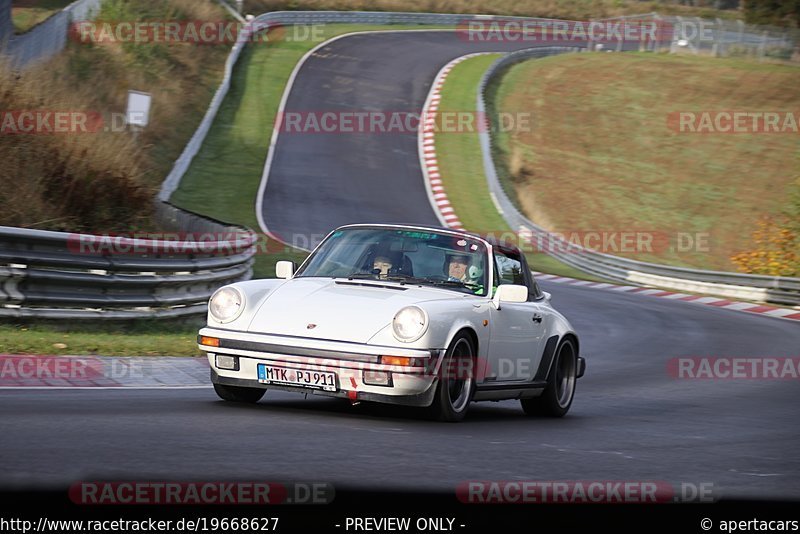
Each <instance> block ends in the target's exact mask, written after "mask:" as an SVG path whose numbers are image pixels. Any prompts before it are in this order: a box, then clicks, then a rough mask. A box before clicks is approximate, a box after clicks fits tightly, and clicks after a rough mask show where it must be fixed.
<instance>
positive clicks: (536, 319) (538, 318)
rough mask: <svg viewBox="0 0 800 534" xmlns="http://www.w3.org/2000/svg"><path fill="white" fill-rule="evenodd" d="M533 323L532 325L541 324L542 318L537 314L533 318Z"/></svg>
mask: <svg viewBox="0 0 800 534" xmlns="http://www.w3.org/2000/svg"><path fill="white" fill-rule="evenodd" d="M533 322H534V323H541V322H542V316H541V315H539V314H538V313H537V314H536V315H534V316H533Z"/></svg>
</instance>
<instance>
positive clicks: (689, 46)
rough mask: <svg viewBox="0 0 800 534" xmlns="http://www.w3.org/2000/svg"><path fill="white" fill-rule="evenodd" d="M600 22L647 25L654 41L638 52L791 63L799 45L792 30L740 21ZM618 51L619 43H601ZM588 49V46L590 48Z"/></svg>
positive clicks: (799, 35) (648, 18)
mask: <svg viewBox="0 0 800 534" xmlns="http://www.w3.org/2000/svg"><path fill="white" fill-rule="evenodd" d="M602 22H614V23H616V22H618V23H620V24H621V25H624V24H650V25H653V26H654V27H655V39H649V40H647V41H642V42H640V45H641V46H640V49H641V50H642V51H656V52H658V51H669V52H672V53H679V52H690V53H694V54H700V53H704V54H710V55H714V56H717V57H723V56H724V57H733V56H749V57H756V58H759V59H763V58H765V57H772V58H776V59H785V60H788V59H791V58H792V55H793V53H794V51H795V49H796V47H797V44H798V41H800V32H799V31H798V30H796V29H789V28H779V27H775V26H755V25H752V24H745V23H744V22H742V21H741V20H723V19H719V18H717V19H702V18H699V17H678V16H661V15H659V14H658V13H649V14H646V15H630V16H624V17H616V18H613V19H603V20H602ZM601 44H604V46H605V47H606V48H607V47H608V46H609V45H610V46H611V47H612V49H616V50H617V51H620V50H621V49H622V48H621V47H622V41H621V40H617V41H612V42H605V43H601ZM590 48H591V46H590Z"/></svg>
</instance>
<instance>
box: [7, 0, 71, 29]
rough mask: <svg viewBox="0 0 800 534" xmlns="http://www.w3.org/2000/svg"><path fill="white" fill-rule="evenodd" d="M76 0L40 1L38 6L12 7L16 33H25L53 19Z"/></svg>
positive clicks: (12, 18)
mask: <svg viewBox="0 0 800 534" xmlns="http://www.w3.org/2000/svg"><path fill="white" fill-rule="evenodd" d="M72 2H74V0H38V1H37V2H36V5H34V6H30V7H12V8H11V21H12V22H13V24H14V32H15V33H17V34H20V33H25V32H27V31H28V30H30V29H31V28H33V27H34V26H36V25H37V24H39V23H41V22H44V21H45V20H47V19H48V18H50V17H52V16H53V15H55V14H56V13H58V12H59V11H61V10H62V9H64V8H65V7H67V6H68V5H70V4H71V3H72Z"/></svg>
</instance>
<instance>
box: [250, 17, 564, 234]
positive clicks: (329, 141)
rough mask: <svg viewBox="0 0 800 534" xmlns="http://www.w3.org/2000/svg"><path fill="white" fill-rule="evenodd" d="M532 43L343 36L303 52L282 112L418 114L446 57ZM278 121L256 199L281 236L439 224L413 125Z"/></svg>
mask: <svg viewBox="0 0 800 534" xmlns="http://www.w3.org/2000/svg"><path fill="white" fill-rule="evenodd" d="M555 44H556V45H558V44H570V43H555ZM571 44H572V45H573V46H574V43H571ZM531 45H532V43H531V42H530V41H519V42H509V41H503V42H486V43H482V42H474V43H470V42H467V41H464V40H462V39H460V38H459V37H458V36H457V35H456V32H433V31H432V32H391V33H367V34H362V35H353V36H350V37H345V38H342V39H339V40H336V41H334V42H332V43H330V44H328V45H326V46H324V47H322V48H321V49H319V50H318V51H317V52H316V53H315V54H314V55H312V56H311V57H310V58H308V59H307V60H306V62H305V64H304V65H303V67H302V68H301V69H300V71H299V73H298V75H297V77H296V78H295V81H294V86H293V87H292V91H291V93H290V94H289V97H288V99H287V101H286V106H285V108H284V111H285V112H286V114H287V115H286V116H289V114H291V113H300V114H305V115H302V117H304V118H305V117H308V114H311V115H312V116H314V117H320V116H321V114H322V113H324V112H327V111H335V112H386V113H387V114H389V113H393V112H398V113H419V111H421V109H422V106H423V104H424V103H425V98H426V97H427V96H428V91H429V90H430V87H431V84H432V83H433V79H434V78H435V77H436V73H437V72H438V71H439V69H441V68H442V67H443V66H444V65H445V64H446V63H448V62H449V61H450V60H452V59H455V58H457V57H459V56H463V55H464V54H470V53H474V52H510V51H514V50H519V49H522V48H530V47H531ZM464 111H471V110H464ZM387 116H388V115H387ZM285 124H286V126H285V128H284V131H282V132H281V134H280V135H279V136H278V140H277V143H276V147H275V152H274V157H273V159H272V162H271V166H270V172H269V175H268V179H267V186H266V194H265V197H264V204H263V216H264V221H265V223H266V226H267V228H268V229H269V230H270V232H272V233H273V234H275V235H276V236H277V237H278V238H280V239H281V240H282V241H284V242H285V243H289V244H293V245H297V246H299V247H300V248H313V245H314V244H315V243H314V241H315V240H316V241H318V240H319V239H321V238H322V237H324V236H325V235H326V234H327V233H328V232H330V231H331V230H333V229H334V228H336V227H337V226H340V225H342V224H349V223H359V222H364V223H378V222H383V223H403V222H413V223H418V224H432V225H436V226H439V225H440V223H439V220H438V219H437V218H436V215H434V213H433V211H432V209H431V207H430V202H429V200H428V196H427V194H426V191H425V184H424V180H423V177H422V171H421V169H420V165H419V153H418V150H417V133H416V131H410V132H398V131H397V130H396V129H395V130H391V131H385V132H384V133H371V132H365V133H316V132H317V131H318V130H321V128H319V129H317V128H314V127H313V125H312V126H311V127H309V128H305V129H302V130H301V131H299V132H298V129H297V128H295V127H293V126H291V125H290V124H289V123H288V121H287V122H286V123H285ZM301 124H305V121H303V122H302V123H301ZM374 131H382V130H381V128H380V127H376V128H374ZM312 132H313V133H312ZM479 172H482V171H479ZM309 243H310V244H311V247H309V246H308V245H307V244H309Z"/></svg>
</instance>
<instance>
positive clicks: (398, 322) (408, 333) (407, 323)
mask: <svg viewBox="0 0 800 534" xmlns="http://www.w3.org/2000/svg"><path fill="white" fill-rule="evenodd" d="M427 327H428V316H427V315H426V314H425V312H424V311H423V310H422V309H421V308H417V307H416V306H408V307H406V308H403V309H402V310H400V311H399V312H397V314H395V316H394V319H393V320H392V330H393V331H394V337H396V338H397V339H398V340H399V341H403V342H405V343H410V342H412V341H416V340H418V339H419V338H420V337H422V334H424V333H425V330H426V328H427Z"/></svg>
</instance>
